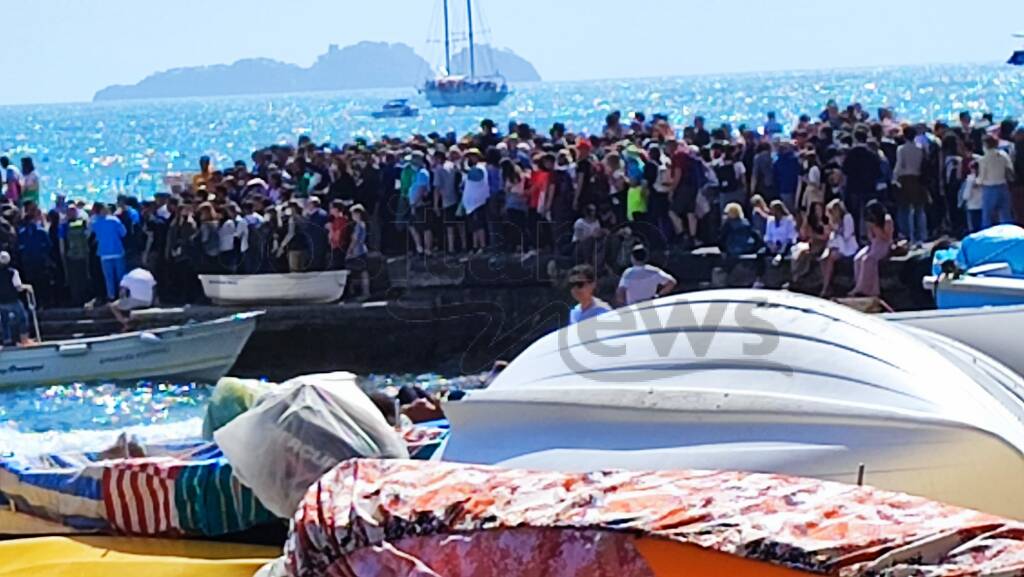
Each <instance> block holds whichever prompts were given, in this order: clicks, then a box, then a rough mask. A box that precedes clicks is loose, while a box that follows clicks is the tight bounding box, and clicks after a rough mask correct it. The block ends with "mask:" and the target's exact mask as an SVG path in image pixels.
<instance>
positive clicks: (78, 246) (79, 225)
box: [64, 220, 89, 260]
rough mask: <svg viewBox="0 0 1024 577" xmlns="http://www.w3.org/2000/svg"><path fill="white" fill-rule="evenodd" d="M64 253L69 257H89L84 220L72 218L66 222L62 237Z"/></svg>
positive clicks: (87, 236) (87, 237) (87, 235)
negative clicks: (64, 234) (63, 236)
mask: <svg viewBox="0 0 1024 577" xmlns="http://www.w3.org/2000/svg"><path fill="white" fill-rule="evenodd" d="M64 253H65V254H66V255H67V257H68V258H70V259H76V260H79V259H87V258H89V231H88V229H87V228H86V226H85V222H84V221H82V220H74V221H71V222H69V223H68V230H67V233H66V237H65V239H64Z"/></svg>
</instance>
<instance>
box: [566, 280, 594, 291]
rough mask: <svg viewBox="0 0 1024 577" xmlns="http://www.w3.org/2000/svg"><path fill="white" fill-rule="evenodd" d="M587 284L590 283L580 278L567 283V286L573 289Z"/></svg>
mask: <svg viewBox="0 0 1024 577" xmlns="http://www.w3.org/2000/svg"><path fill="white" fill-rule="evenodd" d="M588 284H590V283H589V282H587V281H584V280H580V281H576V282H571V283H569V286H570V287H572V288H574V289H581V288H583V287H585V286H587V285H588Z"/></svg>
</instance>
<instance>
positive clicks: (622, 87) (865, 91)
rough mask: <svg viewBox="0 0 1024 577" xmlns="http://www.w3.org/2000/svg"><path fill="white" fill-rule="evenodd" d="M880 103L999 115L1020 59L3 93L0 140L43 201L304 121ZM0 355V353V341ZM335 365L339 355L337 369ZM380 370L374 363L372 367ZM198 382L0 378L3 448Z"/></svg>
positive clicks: (80, 445)
mask: <svg viewBox="0 0 1024 577" xmlns="http://www.w3.org/2000/svg"><path fill="white" fill-rule="evenodd" d="M392 98H408V99H410V100H411V101H412V103H413V104H416V105H417V106H419V107H420V110H421V113H420V115H419V116H418V117H415V118H401V119H381V120H378V119H374V118H373V117H372V116H371V113H372V112H373V111H374V110H378V109H379V108H380V107H381V105H382V104H383V103H384V102H386V101H387V100H389V99H392ZM832 98H834V99H836V100H837V101H838V102H840V103H841V104H845V103H849V102H860V103H861V104H862V105H863V106H864V107H865V108H866V109H868V110H872V111H874V110H875V109H877V108H879V107H886V108H889V109H892V110H893V111H894V112H895V113H896V116H897V117H898V118H900V119H907V120H913V121H929V122H930V121H934V120H939V119H943V120H948V121H953V120H955V118H956V116H957V114H958V113H959V112H960V111H961V110H969V111H971V112H972V113H973V114H975V115H980V114H981V113H983V112H992V113H993V114H994V115H995V116H996V118H998V119H1001V118H1003V117H1007V116H1014V117H1016V116H1020V115H1021V113H1022V110H1024V69H1019V68H1014V67H1010V66H1006V65H997V64H978V65H944V66H927V67H904V68H880V69H859V70H838V71H837V70H831V71H807V72H779V73H762V74H742V75H722V76H694V77H671V78H646V79H634V80H598V81H587V82H544V83H533V84H517V85H514V86H513V94H512V95H511V96H510V97H509V98H508V99H506V100H505V102H504V103H502V105H501V106H498V107H493V108H487V109H431V108H429V107H428V105H427V103H426V102H425V101H424V100H423V99H422V97H420V96H419V95H418V94H417V93H416V90H415V89H414V88H412V87H410V88H407V89H389V90H372V91H347V92H333V93H303V94H282V95H269V96H240V97H222V98H195V99H173V100H146V101H128V102H102V103H81V104H51V105H25V106H7V107H0V153H3V154H6V155H7V156H9V157H11V158H16V157H21V156H31V157H33V158H34V159H35V162H36V166H37V168H38V170H39V173H40V175H41V178H42V193H43V194H42V199H43V202H44V204H52V203H53V202H54V201H55V199H56V198H57V195H64V196H66V197H68V198H74V199H78V198H82V199H85V200H88V201H93V200H112V199H113V198H114V197H116V195H117V194H119V193H130V194H135V195H137V196H139V197H142V198H145V197H149V196H151V195H152V194H153V193H155V192H158V191H160V190H163V189H164V176H165V175H167V174H170V173H179V172H187V171H193V170H196V164H197V160H198V158H199V156H201V155H208V156H210V157H211V158H212V159H213V162H214V164H215V165H217V166H225V165H228V164H230V163H232V162H233V161H235V160H248V159H249V155H250V154H251V152H252V151H253V150H254V149H256V148H258V147H263V146H267V145H269V144H273V143H291V142H294V141H295V140H296V139H297V138H298V137H299V136H300V135H304V134H308V135H310V136H311V137H313V139H314V140H315V141H317V142H331V143H343V142H350V141H352V140H353V139H355V138H360V137H361V138H366V139H368V140H373V139H376V138H379V137H381V136H384V135H389V136H400V137H405V136H409V135H411V134H414V133H420V134H429V133H431V132H438V133H441V134H445V133H448V132H450V131H454V132H456V133H459V134H462V133H466V132H469V131H474V130H476V128H477V126H478V125H479V123H480V121H481V120H482V119H483V118H485V117H487V118H491V119H493V120H494V121H495V122H496V123H497V124H498V126H499V127H504V126H506V124H507V123H508V121H510V120H515V121H516V122H526V123H529V124H531V125H532V126H536V127H538V128H542V129H546V128H548V127H550V125H551V124H552V123H554V122H563V123H564V124H565V125H566V127H567V128H568V129H569V130H571V131H574V132H578V133H591V132H596V131H599V130H600V129H601V127H602V125H603V123H604V117H605V116H606V115H607V114H608V113H609V112H611V111H613V110H620V111H622V112H623V113H624V114H628V113H630V112H633V111H644V112H646V113H647V114H648V116H650V115H651V114H654V113H662V114H665V115H667V116H668V118H669V119H670V121H671V122H672V124H673V125H674V126H676V127H682V126H685V125H686V123H688V122H690V121H691V120H692V118H693V116H694V115H698V114H699V115H702V116H704V117H705V118H707V120H708V123H709V125H717V124H721V123H730V124H731V125H732V126H734V127H736V126H739V125H740V124H744V123H745V124H747V125H749V126H757V125H760V124H761V123H762V122H763V120H764V115H765V113H766V112H768V111H775V112H776V113H777V114H778V116H779V119H780V120H781V121H783V122H788V123H792V122H794V121H795V120H796V118H797V117H798V116H799V115H800V114H803V113H808V114H816V113H818V112H819V111H820V110H821V109H822V108H823V107H824V105H825V103H826V102H827V101H828V100H829V99H832ZM0 356H2V352H0ZM338 368H339V369H344V367H338ZM381 372H382V373H387V367H381ZM436 378H437V377H436V376H431V375H427V376H420V377H402V376H394V375H391V376H385V377H374V378H371V379H370V380H369V382H370V383H371V385H373V386H376V384H382V385H393V384H401V383H402V382H411V381H415V382H426V381H431V380H432V379H433V380H436ZM210 390H211V389H210V385H209V383H152V382H139V383H119V384H115V383H106V384H102V383H101V384H88V385H86V384H80V383H79V384H68V385H63V386H55V387H35V388H31V387H30V388H26V389H19V390H15V391H4V392H0V453H2V452H4V451H8V450H14V449H15V448H16V449H17V450H19V451H26V452H33V453H38V452H54V451H66V450H94V449H101V448H103V447H105V446H106V445H107V444H109V443H111V442H113V440H114V438H115V437H116V436H117V434H118V433H119V432H120V431H127V432H129V433H130V434H136V435H139V436H140V437H141V438H142V439H143V440H148V441H160V440H171V439H181V438H186V437H191V436H195V435H198V434H199V432H200V430H201V423H202V414H203V410H204V406H205V403H206V400H207V399H208V397H209V394H210Z"/></svg>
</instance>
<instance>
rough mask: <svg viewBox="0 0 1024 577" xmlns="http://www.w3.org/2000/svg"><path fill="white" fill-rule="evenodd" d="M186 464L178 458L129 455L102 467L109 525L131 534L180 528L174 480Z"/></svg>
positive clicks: (172, 531)
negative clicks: (129, 457)
mask: <svg viewBox="0 0 1024 577" xmlns="http://www.w3.org/2000/svg"><path fill="white" fill-rule="evenodd" d="M185 466H186V465H185V464H184V463H183V462H182V461H179V460H176V459H168V458H162V459H159V460H157V459H126V460H122V461H115V462H113V463H112V464H111V465H110V466H108V467H106V468H105V469H104V471H103V503H104V505H105V506H106V512H107V520H108V521H109V522H110V526H111V527H112V528H113V529H114V530H115V531H118V532H120V533H125V534H128V535H165V536H166V535H175V534H177V533H178V532H179V531H180V524H179V522H178V509H177V507H175V505H174V483H175V479H176V478H177V477H178V475H179V474H180V472H181V470H182V469H183V468H184V467H185Z"/></svg>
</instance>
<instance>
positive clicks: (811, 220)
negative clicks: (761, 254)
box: [790, 202, 829, 286]
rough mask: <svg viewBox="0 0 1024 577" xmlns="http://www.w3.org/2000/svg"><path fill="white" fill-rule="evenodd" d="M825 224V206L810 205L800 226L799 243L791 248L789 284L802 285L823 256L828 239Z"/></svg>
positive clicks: (816, 203)
mask: <svg viewBox="0 0 1024 577" xmlns="http://www.w3.org/2000/svg"><path fill="white" fill-rule="evenodd" d="M827 224H828V220H827V219H826V218H825V205H824V204H822V203H820V202H815V203H812V204H811V205H810V206H809V207H808V209H807V215H806V216H805V217H804V219H803V222H802V223H801V224H800V233H799V239H800V242H798V243H797V244H796V246H795V247H793V264H792V266H791V267H790V282H791V283H792V284H793V285H795V286H801V285H803V284H804V282H805V280H806V279H807V277H808V276H810V274H811V270H812V269H813V268H814V263H816V262H818V260H819V259H820V258H821V256H822V255H823V254H825V249H826V248H827V247H828V238H829V230H828V226H827Z"/></svg>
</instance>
